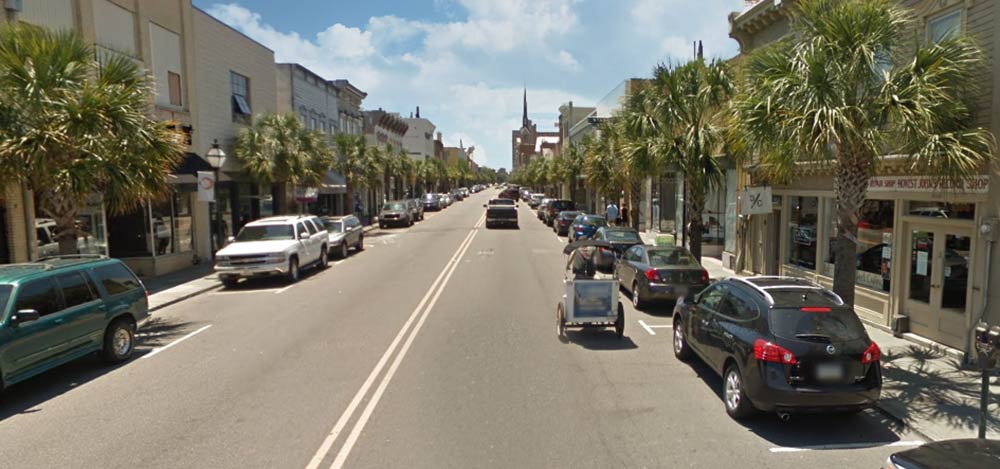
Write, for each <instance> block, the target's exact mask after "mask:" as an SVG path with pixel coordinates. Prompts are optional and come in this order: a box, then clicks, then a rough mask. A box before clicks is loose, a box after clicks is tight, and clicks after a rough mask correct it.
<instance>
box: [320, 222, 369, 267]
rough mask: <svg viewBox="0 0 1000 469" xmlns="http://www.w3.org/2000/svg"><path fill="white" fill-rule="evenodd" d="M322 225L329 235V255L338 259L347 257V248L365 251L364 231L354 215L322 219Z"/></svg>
mask: <svg viewBox="0 0 1000 469" xmlns="http://www.w3.org/2000/svg"><path fill="white" fill-rule="evenodd" d="M323 225H324V227H325V228H326V231H327V233H330V244H329V246H330V253H331V254H332V255H335V256H337V257H338V258H340V259H343V258H345V257H347V249H348V247H353V248H354V249H356V250H358V251H363V250H364V249H365V230H364V226H362V225H361V220H358V217H356V216H354V215H345V216H342V217H324V218H323Z"/></svg>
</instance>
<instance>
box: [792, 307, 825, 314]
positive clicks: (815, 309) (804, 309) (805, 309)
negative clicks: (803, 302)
mask: <svg viewBox="0 0 1000 469" xmlns="http://www.w3.org/2000/svg"><path fill="white" fill-rule="evenodd" d="M799 311H802V312H803V313H829V312H830V308H827V307H824V306H803V307H801V308H799Z"/></svg>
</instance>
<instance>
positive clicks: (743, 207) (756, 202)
mask: <svg viewBox="0 0 1000 469" xmlns="http://www.w3.org/2000/svg"><path fill="white" fill-rule="evenodd" d="M771 209H772V198H771V186H762V187H747V188H746V189H743V194H742V195H741V203H740V215H766V214H769V213H771Z"/></svg>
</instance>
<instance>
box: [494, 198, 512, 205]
mask: <svg viewBox="0 0 1000 469" xmlns="http://www.w3.org/2000/svg"><path fill="white" fill-rule="evenodd" d="M490 205H514V201H513V200H510V199H493V200H491V201H490Z"/></svg>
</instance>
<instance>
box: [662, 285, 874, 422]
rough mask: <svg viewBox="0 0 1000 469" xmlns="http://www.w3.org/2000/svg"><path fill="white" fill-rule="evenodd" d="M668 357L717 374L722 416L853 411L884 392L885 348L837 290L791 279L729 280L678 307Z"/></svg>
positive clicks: (688, 297)
mask: <svg viewBox="0 0 1000 469" xmlns="http://www.w3.org/2000/svg"><path fill="white" fill-rule="evenodd" d="M673 331H674V340H673V342H674V355H676V356H677V358H678V359H680V360H688V359H690V358H691V357H692V356H693V355H697V356H698V357H700V358H701V359H702V360H703V361H704V362H705V363H706V364H707V365H708V366H709V367H710V368H712V369H713V370H714V371H715V372H716V373H718V374H719V375H721V376H722V377H723V379H722V395H723V401H724V402H725V407H726V412H727V413H728V414H729V415H730V417H732V418H734V419H742V418H745V417H748V416H750V415H751V414H753V413H754V412H755V411H758V410H759V411H764V412H777V413H778V415H779V416H781V417H782V418H787V416H788V415H790V414H791V413H797V412H801V413H818V412H856V411H860V410H863V409H866V408H869V407H873V406H875V405H876V403H877V402H878V399H879V395H880V394H881V392H882V368H881V365H880V362H881V355H882V353H881V351H880V350H879V348H878V345H876V344H875V342H872V340H871V338H869V337H868V333H867V331H865V328H864V326H862V325H861V320H860V319H858V316H857V314H856V313H855V312H854V310H853V309H851V307H850V306H847V305H845V304H844V302H843V301H842V300H841V299H840V297H838V296H837V295H836V294H834V293H833V292H831V291H829V290H827V289H825V288H823V287H820V286H819V285H816V284H814V283H811V282H809V281H807V280H803V279H798V278H792V277H755V278H746V279H745V278H738V277H730V278H728V279H726V280H722V281H719V282H716V283H714V284H712V285H711V286H709V287H708V288H706V289H705V290H703V291H702V292H701V293H700V294H698V295H696V296H693V297H691V296H685V297H684V298H683V299H682V300H681V301H678V302H677V306H676V307H675V308H674V321H673Z"/></svg>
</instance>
